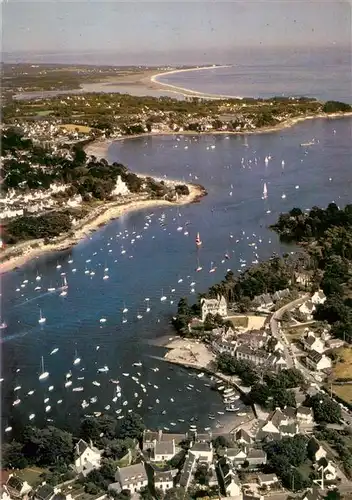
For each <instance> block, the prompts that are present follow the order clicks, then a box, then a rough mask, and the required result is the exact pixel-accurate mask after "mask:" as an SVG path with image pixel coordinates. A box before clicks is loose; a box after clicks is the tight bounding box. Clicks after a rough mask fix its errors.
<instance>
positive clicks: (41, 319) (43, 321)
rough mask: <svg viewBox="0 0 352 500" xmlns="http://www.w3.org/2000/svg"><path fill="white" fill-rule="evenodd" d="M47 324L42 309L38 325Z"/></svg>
mask: <svg viewBox="0 0 352 500" xmlns="http://www.w3.org/2000/svg"><path fill="white" fill-rule="evenodd" d="M45 322H46V318H44V317H43V315H42V310H41V309H40V312H39V319H38V323H39V324H41V325H42V324H43V323H45Z"/></svg>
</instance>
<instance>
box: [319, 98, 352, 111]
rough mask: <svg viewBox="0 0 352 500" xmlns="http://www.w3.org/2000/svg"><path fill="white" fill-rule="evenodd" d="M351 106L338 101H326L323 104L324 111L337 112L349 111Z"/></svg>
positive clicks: (351, 108)
mask: <svg viewBox="0 0 352 500" xmlns="http://www.w3.org/2000/svg"><path fill="white" fill-rule="evenodd" d="M351 110H352V106H350V105H349V104H346V103H345V102H340V101H326V103H325V104H324V106H323V111H324V113H339V112H340V111H343V112H346V111H351Z"/></svg>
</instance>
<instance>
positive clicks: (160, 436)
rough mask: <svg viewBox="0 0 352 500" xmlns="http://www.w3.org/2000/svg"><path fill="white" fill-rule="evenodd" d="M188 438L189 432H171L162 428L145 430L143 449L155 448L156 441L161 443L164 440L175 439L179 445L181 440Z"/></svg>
mask: <svg viewBox="0 0 352 500" xmlns="http://www.w3.org/2000/svg"><path fill="white" fill-rule="evenodd" d="M185 439H187V434H171V433H166V432H165V433H164V432H163V431H162V430H161V429H160V430H158V431H148V430H145V431H144V432H143V450H149V449H150V450H152V449H154V446H155V443H156V442H158V443H161V442H162V441H172V440H174V441H175V444H176V445H178V444H179V443H181V441H184V440H185Z"/></svg>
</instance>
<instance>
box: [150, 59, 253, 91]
mask: <svg viewBox="0 0 352 500" xmlns="http://www.w3.org/2000/svg"><path fill="white" fill-rule="evenodd" d="M230 67H231V65H230V64H223V65H219V66H203V67H194V68H187V69H174V70H171V71H163V72H161V73H157V74H156V75H152V76H151V77H150V78H149V82H151V83H152V85H156V86H157V88H159V89H160V90H165V91H168V92H174V93H176V94H181V95H183V96H184V97H200V98H203V99H243V97H241V96H233V95H225V94H211V93H209V94H207V93H205V92H200V91H198V90H192V89H187V88H185V87H179V86H177V85H172V84H171V83H164V82H160V81H159V80H158V78H159V77H162V76H165V75H166V76H167V75H174V74H176V73H186V72H190V71H202V70H210V69H218V68H230Z"/></svg>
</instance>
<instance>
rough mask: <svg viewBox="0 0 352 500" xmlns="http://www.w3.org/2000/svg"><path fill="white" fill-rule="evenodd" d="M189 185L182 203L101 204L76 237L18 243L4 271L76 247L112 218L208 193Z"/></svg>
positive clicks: (1, 271)
mask: <svg viewBox="0 0 352 500" xmlns="http://www.w3.org/2000/svg"><path fill="white" fill-rule="evenodd" d="M186 185H187V187H188V189H189V191H190V193H189V195H187V196H183V197H182V198H181V199H180V200H179V201H178V202H171V201H166V200H157V199H155V200H153V199H142V200H133V201H131V202H128V203H124V204H118V203H116V202H111V203H105V204H104V205H103V206H102V207H100V208H101V209H100V210H99V209H97V214H96V215H93V217H92V213H90V214H88V216H87V217H86V218H85V219H87V220H83V221H82V223H81V224H80V227H78V228H77V229H75V230H74V232H75V234H74V235H73V236H68V235H62V236H60V237H58V238H57V239H56V241H55V240H54V241H53V242H52V243H49V244H48V245H45V244H44V241H43V240H32V241H29V242H28V244H27V246H26V242H22V243H20V244H19V245H18V246H20V247H23V251H22V252H21V253H20V254H19V255H13V256H10V257H9V258H8V259H6V260H4V261H2V262H0V274H4V273H6V272H9V271H12V270H14V269H16V268H18V267H21V266H23V265H24V264H26V263H27V262H29V261H30V260H32V259H34V258H38V257H40V256H42V255H44V254H46V253H48V252H54V251H57V252H58V251H62V250H67V249H69V248H71V247H73V246H75V245H76V244H77V243H79V242H80V241H82V240H84V239H86V238H89V236H90V235H91V233H93V232H95V231H97V230H98V229H99V228H100V227H102V226H105V225H106V224H108V223H109V222H111V221H112V220H114V219H116V218H119V217H122V216H123V215H126V214H128V213H131V212H136V211H138V210H145V209H147V208H158V207H163V206H167V207H172V206H179V205H187V204H189V203H196V202H198V201H199V200H200V199H201V198H202V197H203V196H205V195H206V191H205V189H204V188H203V187H202V186H200V185H197V184H188V183H187V184H186ZM17 248H18V247H17ZM8 250H9V253H10V254H11V253H12V252H13V253H16V246H13V247H11V248H9V249H8ZM1 258H3V255H2V256H1Z"/></svg>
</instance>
